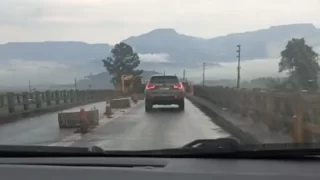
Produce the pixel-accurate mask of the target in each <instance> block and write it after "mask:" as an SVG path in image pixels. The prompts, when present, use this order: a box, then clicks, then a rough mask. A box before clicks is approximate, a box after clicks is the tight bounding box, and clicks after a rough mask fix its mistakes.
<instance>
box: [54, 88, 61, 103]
mask: <svg viewBox="0 0 320 180" xmlns="http://www.w3.org/2000/svg"><path fill="white" fill-rule="evenodd" d="M54 95H55V100H56V104H60V92H59V91H55V93H54Z"/></svg>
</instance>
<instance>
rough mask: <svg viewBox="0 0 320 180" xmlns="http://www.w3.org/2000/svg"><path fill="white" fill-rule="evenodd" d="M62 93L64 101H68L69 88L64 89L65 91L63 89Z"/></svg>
mask: <svg viewBox="0 0 320 180" xmlns="http://www.w3.org/2000/svg"><path fill="white" fill-rule="evenodd" d="M62 94H63V102H64V103H68V94H67V90H63V91H62Z"/></svg>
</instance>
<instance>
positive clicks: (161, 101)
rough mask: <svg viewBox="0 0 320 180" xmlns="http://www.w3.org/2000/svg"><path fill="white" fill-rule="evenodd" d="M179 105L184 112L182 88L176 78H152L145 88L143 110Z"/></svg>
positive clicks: (158, 76)
mask: <svg viewBox="0 0 320 180" xmlns="http://www.w3.org/2000/svg"><path fill="white" fill-rule="evenodd" d="M155 104H157V105H171V104H177V105H179V109H180V110H184V87H183V85H182V83H181V82H180V80H179V78H178V77H177V76H164V75H162V76H160V75H157V76H152V77H151V78H150V80H149V82H148V83H147V85H146V88H145V110H146V111H150V110H151V109H152V107H153V105H155Z"/></svg>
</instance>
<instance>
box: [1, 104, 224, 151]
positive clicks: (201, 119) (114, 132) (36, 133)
mask: <svg viewBox="0 0 320 180" xmlns="http://www.w3.org/2000/svg"><path fill="white" fill-rule="evenodd" d="M94 106H95V107H96V108H97V109H99V112H100V113H103V110H104V108H105V104H104V103H96V104H90V105H86V106H85V108H86V109H91V108H93V107H94ZM172 108H174V106H155V110H154V111H153V112H151V113H146V112H145V111H144V103H143V102H140V103H138V104H136V105H134V106H133V107H132V108H130V109H127V110H125V111H118V112H117V113H116V114H115V117H113V118H111V119H108V118H102V119H101V120H100V125H99V126H98V127H96V128H95V129H94V130H92V131H91V132H89V133H87V134H85V135H80V134H78V133H74V131H75V129H59V126H58V120H57V116H58V115H57V114H58V113H51V114H47V115H43V116H39V117H35V118H29V119H24V120H20V121H17V122H13V123H10V124H5V125H1V126H0V144H17V145H49V146H76V147H88V146H93V145H96V146H100V147H102V148H104V149H106V150H146V149H162V148H175V147H179V146H182V145H184V144H186V143H189V142H191V141H193V140H196V139H215V138H220V137H229V136H230V135H229V134H228V133H226V132H225V131H223V130H222V129H221V128H220V127H219V126H217V125H215V124H214V123H213V122H212V121H211V119H210V118H209V117H207V116H206V115H205V114H204V113H202V112H201V110H199V109H198V108H197V107H195V106H194V105H193V104H192V103H191V102H190V101H189V100H186V102H185V111H184V112H179V111H177V110H175V109H172ZM67 111H80V107H77V108H73V109H71V110H67Z"/></svg>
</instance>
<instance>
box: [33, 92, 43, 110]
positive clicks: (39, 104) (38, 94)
mask: <svg viewBox="0 0 320 180" xmlns="http://www.w3.org/2000/svg"><path fill="white" fill-rule="evenodd" d="M35 96H36V108H41V106H42V102H41V98H40V92H38V91H37V92H35Z"/></svg>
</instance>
